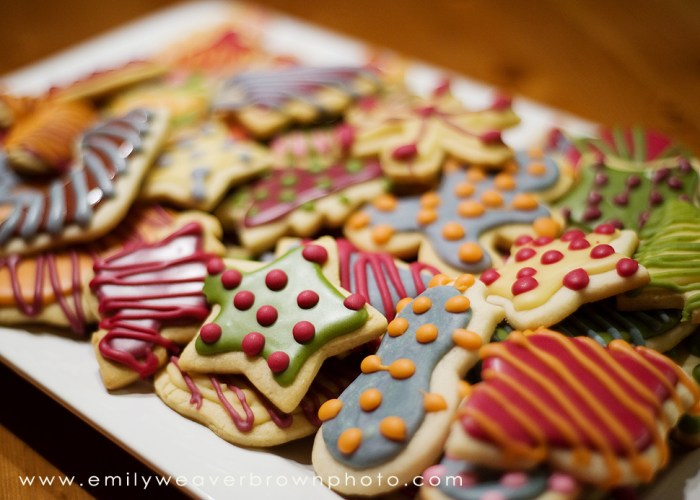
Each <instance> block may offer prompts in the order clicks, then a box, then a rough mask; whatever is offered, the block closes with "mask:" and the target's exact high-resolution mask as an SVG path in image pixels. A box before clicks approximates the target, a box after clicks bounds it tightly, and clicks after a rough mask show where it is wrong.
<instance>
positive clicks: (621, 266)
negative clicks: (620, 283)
mask: <svg viewBox="0 0 700 500" xmlns="http://www.w3.org/2000/svg"><path fill="white" fill-rule="evenodd" d="M615 268H616V269H617V274H619V275H620V276H622V277H623V278H627V277H628V276H632V275H633V274H634V273H636V272H637V269H639V263H638V262H637V261H636V260H634V259H620V260H618V261H617V264H615Z"/></svg>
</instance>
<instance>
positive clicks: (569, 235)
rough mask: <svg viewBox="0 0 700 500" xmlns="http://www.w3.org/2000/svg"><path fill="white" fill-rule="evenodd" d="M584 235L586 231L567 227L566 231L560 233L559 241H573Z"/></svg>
mask: <svg viewBox="0 0 700 500" xmlns="http://www.w3.org/2000/svg"><path fill="white" fill-rule="evenodd" d="M585 237H586V233H584V232H583V231H581V230H580V229H569V230H568V231H567V232H565V233H564V234H562V235H561V241H574V240H578V239H580V238H585Z"/></svg>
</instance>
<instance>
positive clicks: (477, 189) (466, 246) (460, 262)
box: [345, 152, 560, 274]
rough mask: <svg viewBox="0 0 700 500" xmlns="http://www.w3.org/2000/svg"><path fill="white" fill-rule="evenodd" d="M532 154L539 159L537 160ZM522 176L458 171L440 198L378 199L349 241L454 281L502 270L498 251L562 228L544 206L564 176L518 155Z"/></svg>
mask: <svg viewBox="0 0 700 500" xmlns="http://www.w3.org/2000/svg"><path fill="white" fill-rule="evenodd" d="M533 154H534V155H535V156H533ZM515 160H516V162H517V165H518V167H517V169H515V168H508V169H507V170H506V171H503V172H501V173H498V174H486V173H484V171H483V170H481V169H476V168H471V169H469V170H467V171H466V172H465V171H464V170H462V169H461V168H459V167H454V166H453V167H452V168H450V169H449V171H448V172H446V173H445V175H444V176H443V178H442V181H441V182H440V185H439V186H438V188H437V189H436V190H435V191H429V192H427V193H425V194H422V195H414V196H405V197H395V196H393V195H387V196H382V197H380V198H376V199H375V200H374V202H373V204H372V206H369V207H366V208H363V209H362V210H361V211H360V212H357V213H355V214H353V215H352V216H351V217H350V218H349V219H348V222H347V223H346V225H345V236H346V237H347V238H348V239H349V240H350V241H352V242H353V244H355V245H356V246H357V247H359V248H361V249H363V250H368V251H384V252H389V253H391V254H393V255H395V256H397V257H402V258H411V257H413V256H415V255H416V254H418V256H419V259H420V260H422V261H424V262H428V263H431V264H434V265H435V266H436V267H438V268H439V269H441V270H444V271H449V272H451V273H452V274H459V273H460V272H471V273H480V272H482V271H484V270H485V269H487V268H489V267H492V266H495V265H499V264H500V263H501V257H500V255H499V252H498V247H502V246H503V243H504V242H509V241H512V240H513V239H514V238H515V235H519V234H521V233H522V232H523V231H524V230H526V229H527V228H529V226H531V225H532V224H533V223H535V226H534V227H535V231H536V234H545V235H549V236H556V235H557V234H558V231H559V225H558V223H556V222H555V221H553V220H551V214H550V212H549V210H548V209H547V208H546V207H545V206H544V205H542V204H541V203H540V202H539V201H538V196H539V193H545V192H547V191H548V190H550V189H555V187H556V186H557V184H558V183H559V179H560V174H559V169H558V167H557V165H556V164H555V163H554V161H553V160H551V159H550V158H548V157H545V156H543V157H540V156H539V154H536V153H531V152H519V153H518V154H517V155H516V158H515Z"/></svg>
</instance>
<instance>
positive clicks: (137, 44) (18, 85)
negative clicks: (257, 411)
mask: <svg viewBox="0 0 700 500" xmlns="http://www.w3.org/2000/svg"><path fill="white" fill-rule="evenodd" d="M230 5H231V4H230V3H225V2H219V1H210V2H194V3H190V4H184V5H180V6H177V7H174V8H170V9H168V10H165V11H162V12H160V13H158V14H156V15H153V16H150V17H147V18H144V19H142V20H140V21H137V22H135V23H132V24H129V25H127V26H124V27H123V28H119V29H118V30H116V31H113V32H110V33H107V34H105V35H103V36H101V37H99V38H96V39H93V40H91V41H90V42H88V43H85V44H82V45H80V46H78V47H75V48H73V49H70V50H68V51H66V52H63V53H60V54H58V55H56V56H54V57H51V58H49V59H46V60H44V61H42V62H40V63H37V64H34V65H32V66H30V67H27V68H24V69H22V70H20V71H17V72H14V73H12V74H10V75H6V76H5V77H4V78H2V79H1V81H0V83H2V84H4V85H6V86H7V87H8V88H9V89H10V90H13V91H16V92H19V93H36V92H40V91H42V90H44V89H46V88H47V87H48V86H50V85H52V84H60V83H61V82H65V83H68V82H70V81H72V80H73V79H75V78H77V77H79V76H82V75H84V74H88V73H90V72H92V71H94V70H95V69H100V68H108V67H110V66H114V65H117V64H119V63H122V62H127V61H129V60H131V59H133V58H139V57H141V58H143V57H146V56H148V55H150V54H153V53H156V52H157V51H158V50H159V49H161V48H163V47H165V46H166V45H168V44H169V43H172V42H174V41H177V40H178V39H181V38H182V37H183V36H184V35H185V34H187V33H188V32H195V31H198V30H200V29H202V28H206V27H207V26H213V25H217V24H219V23H220V22H221V20H222V19H225V18H226V17H227V16H229V15H230V12H231V10H230V9H231V6H230ZM265 26H266V32H265V35H264V40H265V45H266V47H267V48H268V49H269V50H270V51H273V52H278V53H286V54H289V53H291V54H294V55H296V56H297V57H299V58H300V59H302V60H304V61H306V62H309V63H314V64H343V63H347V64H354V63H362V62H363V59H364V56H365V54H366V51H365V48H364V46H363V45H362V44H361V43H359V42H356V41H352V40H349V39H347V38H343V37H341V36H339V35H336V34H333V33H330V32H328V31H325V30H322V29H319V28H317V27H314V26H310V25H308V24H305V23H303V22H300V21H297V20H293V19H290V18H286V17H273V18H272V19H270V20H269V22H266V24H265ZM442 75H443V72H441V71H439V70H437V69H436V68H434V67H430V66H428V65H425V64H418V63H417V64H415V65H414V66H413V67H412V68H411V69H410V71H409V75H408V80H409V82H410V84H411V85H412V86H413V87H414V88H415V89H416V90H417V91H419V92H421V91H422V92H427V91H429V90H430V89H431V88H432V86H433V85H434V84H435V83H436V82H437V81H438V80H439V79H440V77H441V76H442ZM453 90H454V91H455V93H456V94H457V95H458V96H459V97H461V98H462V99H464V100H465V102H467V103H468V104H473V105H478V104H486V103H487V102H488V98H489V96H490V95H491V93H492V91H493V89H490V88H489V87H487V86H485V85H483V84H480V83H478V82H474V81H471V80H468V79H466V78H457V79H455V80H454V83H453ZM515 109H516V111H517V112H518V114H520V116H521V117H522V119H523V125H521V126H519V127H518V128H517V129H516V130H513V131H509V132H508V133H507V135H506V140H507V142H508V143H509V144H510V145H512V146H514V147H519V146H526V145H528V144H529V143H530V141H532V140H536V139H538V138H540V137H542V134H544V133H545V132H546V131H547V130H548V129H549V128H550V127H552V126H554V125H557V126H561V127H563V128H565V129H567V130H570V131H573V132H577V133H585V132H588V131H590V130H591V128H592V125H591V124H589V123H586V122H584V121H582V120H579V119H577V118H575V117H572V116H570V115H567V114H565V113H562V112H559V111H556V110H553V109H550V108H546V107H543V106H541V105H538V104H536V103H533V102H530V101H527V100H525V99H521V98H519V99H517V100H516V102H515ZM0 339H1V341H0V359H2V361H4V362H5V363H6V364H7V365H8V366H11V367H12V368H14V369H15V370H16V371H18V372H19V373H21V374H22V375H23V376H25V377H26V378H27V379H29V380H30V381H32V382H33V383H34V384H35V385H36V386H38V387H39V388H40V389H42V390H43V391H44V392H46V393H47V394H49V395H51V396H52V397H53V398H55V399H56V400H57V401H59V402H60V403H62V404H63V405H64V406H66V407H67V408H68V409H70V410H71V411H73V412H75V413H76V414H78V415H79V416H80V417H81V418H83V419H84V420H85V421H87V422H89V423H90V424H91V425H93V426H94V427H96V428H97V429H99V430H100V431H101V432H103V433H104V434H106V435H107V436H108V437H109V438H111V439H113V440H114V441H115V442H116V443H118V444H119V445H121V446H123V447H124V448H125V449H127V450H128V451H130V452H131V453H132V454H133V455H135V456H136V457H138V458H139V459H140V460H142V461H143V462H145V463H147V464H148V465H150V466H151V467H152V468H153V469H155V470H156V471H158V472H159V473H160V474H163V475H164V476H166V477H171V478H172V482H176V481H178V484H181V485H182V486H183V488H185V490H186V491H187V492H188V493H190V494H191V495H194V496H197V497H203V498H207V497H209V498H228V497H231V498H233V497H235V498H246V499H248V498H263V497H264V498H274V496H275V495H280V497H281V498H285V499H304V500H306V499H309V498H314V499H316V498H338V497H337V495H335V494H334V493H333V492H331V491H329V490H328V489H327V488H325V487H324V486H323V485H321V483H320V482H319V481H318V480H317V479H316V480H315V479H314V474H313V470H312V468H311V466H310V449H311V440H310V439H306V440H302V441H300V442H296V443H291V444H288V445H285V446H281V447H277V448H275V449H272V450H265V451H261V450H252V449H244V448H239V447H236V446H232V445H230V444H228V443H227V442H225V441H223V440H221V439H219V438H218V437H216V436H215V435H214V434H212V433H211V432H210V431H209V430H208V429H207V428H205V427H203V426H201V425H199V424H196V423H194V422H191V421H189V420H187V419H186V418H183V417H181V416H180V415H178V414H177V413H175V412H173V411H172V410H170V409H169V408H168V407H167V406H165V405H164V404H163V403H161V402H160V400H159V399H158V398H157V397H156V396H155V395H154V394H153V393H152V392H151V390H150V388H149V387H148V386H147V385H145V384H144V386H143V387H142V388H139V387H137V388H136V389H133V388H132V389H130V390H128V391H123V392H122V393H120V394H116V395H115V394H109V393H108V392H107V391H106V390H105V389H104V387H103V385H102V383H101V381H100V378H99V374H98V371H97V365H96V362H95V359H94V355H93V352H92V348H91V346H90V344H89V343H88V342H85V341H80V340H74V339H71V338H68V337H63V336H58V335H55V334H53V333H50V332H46V333H37V332H35V331H33V332H31V333H30V332H28V331H25V330H21V329H10V328H2V327H0ZM699 463H700V453H698V452H695V453H692V454H689V455H686V456H685V457H683V460H682V461H681V462H680V463H677V464H674V466H673V468H672V469H671V470H670V471H669V472H667V473H666V474H665V475H664V476H663V477H662V478H661V479H660V480H659V481H657V482H656V483H655V484H654V486H653V488H652V489H650V491H649V493H648V495H647V496H648V497H649V498H660V497H662V496H663V497H666V498H681V497H682V496H683V494H685V497H686V498H688V499H690V498H699V497H700V474H699V473H698V464H699ZM182 483H184V484H182Z"/></svg>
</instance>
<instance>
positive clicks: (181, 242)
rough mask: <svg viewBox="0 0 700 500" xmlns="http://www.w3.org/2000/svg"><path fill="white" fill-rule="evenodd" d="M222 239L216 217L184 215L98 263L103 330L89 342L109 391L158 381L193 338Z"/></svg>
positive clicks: (205, 311)
mask: <svg viewBox="0 0 700 500" xmlns="http://www.w3.org/2000/svg"><path fill="white" fill-rule="evenodd" d="M220 234H221V228H220V226H219V225H218V223H217V222H216V220H215V219H213V218H212V217H211V216H208V215H205V214H203V213H201V212H185V213H182V214H180V215H178V217H177V218H176V219H175V220H174V221H173V222H172V223H171V224H169V225H168V226H167V227H164V228H162V229H161V230H159V231H157V232H154V233H151V234H149V235H148V236H149V238H148V239H147V240H141V241H135V242H133V243H131V244H128V245H126V246H124V248H122V249H121V250H119V251H117V252H116V253H112V254H110V255H108V256H106V257H103V258H99V259H97V260H96V261H95V264H94V271H95V276H94V278H93V279H92V281H91V282H90V288H91V289H92V291H93V293H94V294H95V296H96V297H97V299H98V302H99V309H98V310H99V316H100V323H99V330H98V331H97V332H96V333H95V334H94V335H93V337H92V342H93V346H94V348H95V354H96V355H97V360H98V364H99V367H100V374H101V375H102V381H103V382H104V384H105V387H107V388H108V389H119V388H121V387H125V386H127V385H129V384H131V383H133V382H135V381H137V380H138V379H139V378H146V377H149V376H150V375H153V374H154V373H155V372H156V371H157V370H158V368H159V367H161V366H163V365H165V363H166V362H167V353H168V352H171V353H173V352H174V353H177V352H179V351H180V347H179V346H181V345H184V344H186V343H187V342H189V341H190V339H191V338H192V337H193V336H194V335H195V334H196V332H197V329H198V328H199V326H200V325H201V323H202V321H204V319H205V318H206V317H207V316H208V315H209V306H208V304H207V302H206V299H205V297H204V294H203V293H202V285H203V282H204V277H205V276H206V273H207V267H208V265H209V263H210V262H211V261H212V260H216V261H217V262H218V260H219V257H218V255H221V254H222V253H223V250H224V249H223V246H222V245H221V243H220V242H219V241H218V238H219V237H220Z"/></svg>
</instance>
